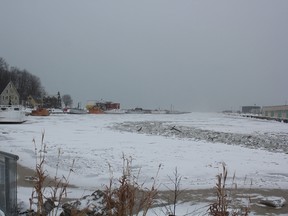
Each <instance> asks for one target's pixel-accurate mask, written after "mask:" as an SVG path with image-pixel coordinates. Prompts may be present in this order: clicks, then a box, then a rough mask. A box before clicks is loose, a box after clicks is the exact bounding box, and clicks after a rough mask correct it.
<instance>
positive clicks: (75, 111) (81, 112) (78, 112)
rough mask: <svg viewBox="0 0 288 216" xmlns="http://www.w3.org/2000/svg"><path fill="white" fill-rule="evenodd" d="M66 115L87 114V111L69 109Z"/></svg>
mask: <svg viewBox="0 0 288 216" xmlns="http://www.w3.org/2000/svg"><path fill="white" fill-rule="evenodd" d="M67 113H68V114H88V112H87V110H85V109H80V108H70V109H68V110H67Z"/></svg>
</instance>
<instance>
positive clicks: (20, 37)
mask: <svg viewBox="0 0 288 216" xmlns="http://www.w3.org/2000/svg"><path fill="white" fill-rule="evenodd" d="M0 20H1V21H0V23H1V30H0V31H1V34H0V57H3V58H4V59H5V60H6V62H7V63H8V64H9V65H10V66H16V67H18V68H19V69H26V70H28V71H29V72H30V73H32V74H34V75H36V76H38V77H39V78H40V79H41V83H42V85H43V86H44V87H45V89H46V91H47V92H48V93H49V94H51V95H54V94H57V92H58V91H60V93H61V95H64V94H70V95H71V97H72V99H73V101H74V104H75V106H76V105H77V103H78V102H81V103H82V105H83V106H85V104H86V102H87V101H88V100H100V99H104V100H108V101H114V102H120V103H121V106H122V108H135V107H143V108H152V109H154V108H161V109H170V107H171V105H172V106H173V107H174V108H175V109H177V110H185V111H221V110H224V109H234V110H238V109H240V107H241V106H243V105H254V104H256V105H260V106H263V105H279V104H281V105H283V104H285V103H287V101H288V42H287V40H288V1H286V0H277V1H270V0H269V1H266V0H257V1H256V0H249V1H248V0H246V1H231V0H227V1H222V0H218V1H202V0H201V1H200V0H199V1H192V0H191V1H188V0H183V1H176V0H174V1H170V0H143V1H135V0H131V1H126V0H123V1H121V0H117V1H116V0H115V1H104V0H103V1H98V0H93V1H92V0H86V1H79V0H77V1H76V0H61V1H59V0H57V1H56V0H50V1H39V0H25V1H1V4H0Z"/></svg>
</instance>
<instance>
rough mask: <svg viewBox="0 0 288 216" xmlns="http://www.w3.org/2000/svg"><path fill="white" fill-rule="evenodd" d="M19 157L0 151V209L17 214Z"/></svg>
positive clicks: (10, 213) (6, 212) (6, 213)
mask: <svg viewBox="0 0 288 216" xmlns="http://www.w3.org/2000/svg"><path fill="white" fill-rule="evenodd" d="M18 159H19V157H18V156H17V155H13V154H10V153H6V152H2V151H0V210H1V211H2V212H3V213H4V214H5V215H7V216H10V215H11V216H13V215H17V160H18Z"/></svg>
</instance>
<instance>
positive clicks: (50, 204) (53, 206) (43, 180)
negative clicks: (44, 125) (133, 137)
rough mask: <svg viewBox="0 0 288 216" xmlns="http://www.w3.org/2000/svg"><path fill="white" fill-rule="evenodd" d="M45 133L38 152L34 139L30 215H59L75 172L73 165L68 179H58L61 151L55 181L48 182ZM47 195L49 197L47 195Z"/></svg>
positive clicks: (63, 177)
mask: <svg viewBox="0 0 288 216" xmlns="http://www.w3.org/2000/svg"><path fill="white" fill-rule="evenodd" d="M44 134H45V133H44V132H42V137H41V146H40V149H39V151H38V149H37V145H36V141H35V139H33V143H34V146H35V157H36V168H35V171H36V173H35V177H34V185H33V191H32V194H31V198H30V199H29V201H30V209H29V214H30V215H48V214H50V215H57V211H58V209H59V208H60V203H61V201H62V199H63V198H64V197H66V196H67V193H66V190H67V187H68V185H69V177H70V174H71V172H73V165H74V161H73V163H72V166H71V169H70V171H69V174H68V176H67V177H65V176H62V177H58V176H57V173H58V167H59V161H60V155H61V151H60V149H59V151H58V161H57V169H56V175H55V176H54V178H53V181H47V177H49V175H48V174H46V173H47V172H46V170H45V162H46V154H47V151H46V144H45V143H44ZM46 194H47V195H46Z"/></svg>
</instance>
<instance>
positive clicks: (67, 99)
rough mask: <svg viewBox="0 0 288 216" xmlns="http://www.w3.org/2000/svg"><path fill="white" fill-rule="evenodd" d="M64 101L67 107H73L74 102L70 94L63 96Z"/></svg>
mask: <svg viewBox="0 0 288 216" xmlns="http://www.w3.org/2000/svg"><path fill="white" fill-rule="evenodd" d="M62 101H63V103H64V105H65V107H68V106H70V107H71V106H72V104H73V100H72V98H71V96H70V95H69V94H65V95H63V96H62Z"/></svg>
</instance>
